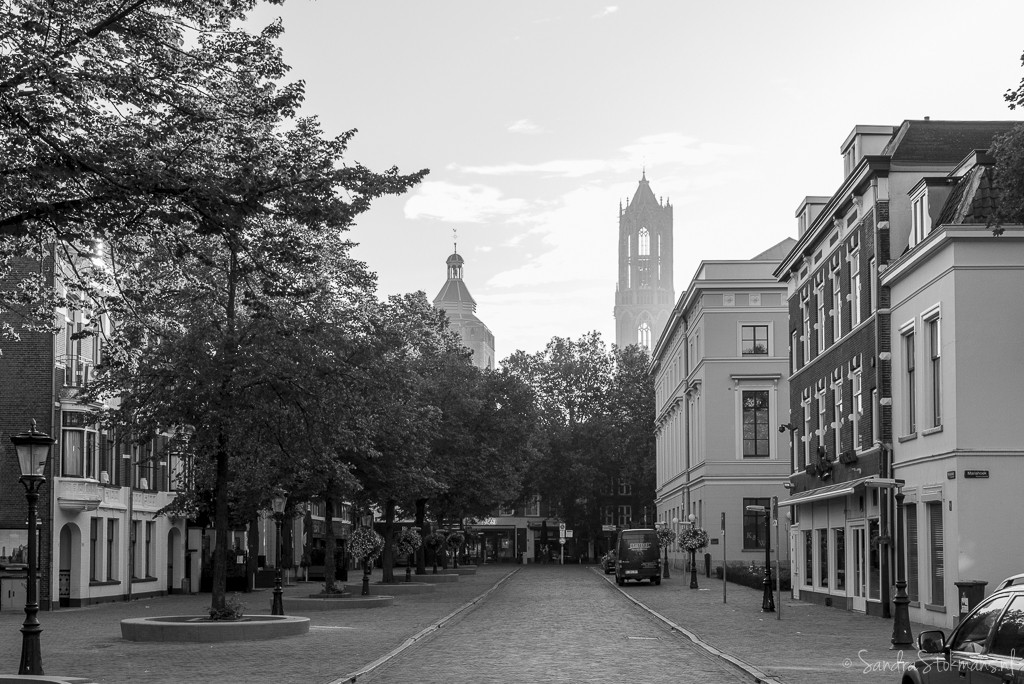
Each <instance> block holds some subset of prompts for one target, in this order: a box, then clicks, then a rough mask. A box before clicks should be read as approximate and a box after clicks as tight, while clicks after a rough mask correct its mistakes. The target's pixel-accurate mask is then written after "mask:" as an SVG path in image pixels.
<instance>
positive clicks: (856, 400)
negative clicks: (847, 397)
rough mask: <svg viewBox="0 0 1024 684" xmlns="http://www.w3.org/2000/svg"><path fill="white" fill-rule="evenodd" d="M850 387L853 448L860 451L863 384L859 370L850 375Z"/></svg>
mask: <svg viewBox="0 0 1024 684" xmlns="http://www.w3.org/2000/svg"><path fill="white" fill-rule="evenodd" d="M850 385H851V386H852V389H853V421H852V422H853V448H854V449H860V448H861V439H860V420H861V418H862V417H863V416H864V384H863V378H862V377H861V373H860V369H859V368H858V369H857V370H855V371H854V372H853V373H851V378H850Z"/></svg>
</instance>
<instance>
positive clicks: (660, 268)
mask: <svg viewBox="0 0 1024 684" xmlns="http://www.w3.org/2000/svg"><path fill="white" fill-rule="evenodd" d="M672 228H673V221H672V205H671V203H669V202H665V201H662V202H659V201H658V199H657V198H656V197H655V196H654V192H653V191H652V190H651V185H650V182H649V181H648V180H647V167H646V165H644V168H643V170H642V171H641V175H640V182H639V184H638V186H637V189H636V192H635V193H634V195H633V199H632V201H627V203H626V207H625V209H622V208H621V204H620V209H619V279H618V285H617V286H616V290H615V344H617V345H618V346H620V347H625V346H628V345H630V344H639V345H641V346H643V347H646V348H647V349H648V350H652V349H653V348H654V345H655V344H657V342H658V338H659V337H660V336H661V332H662V330H664V328H665V324H666V323H667V322H668V318H669V315H671V313H672V307H673V306H674V305H675V290H674V288H673V285H672V261H673V260H672Z"/></svg>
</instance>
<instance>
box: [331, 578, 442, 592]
mask: <svg viewBox="0 0 1024 684" xmlns="http://www.w3.org/2000/svg"><path fill="white" fill-rule="evenodd" d="M350 589H353V590H356V591H358V589H357V588H355V587H350ZM436 589H437V587H436V586H435V585H433V584H427V583H426V582H406V581H405V580H404V579H403V580H402V581H400V582H370V594H371V595H378V594H393V595H395V596H407V595H409V594H429V593H430V592H432V591H435V590H436Z"/></svg>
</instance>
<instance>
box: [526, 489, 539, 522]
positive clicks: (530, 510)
mask: <svg viewBox="0 0 1024 684" xmlns="http://www.w3.org/2000/svg"><path fill="white" fill-rule="evenodd" d="M525 515H528V516H534V517H536V516H539V515H540V494H534V495H533V496H531V497H530V500H529V501H528V502H527V503H526V511H525Z"/></svg>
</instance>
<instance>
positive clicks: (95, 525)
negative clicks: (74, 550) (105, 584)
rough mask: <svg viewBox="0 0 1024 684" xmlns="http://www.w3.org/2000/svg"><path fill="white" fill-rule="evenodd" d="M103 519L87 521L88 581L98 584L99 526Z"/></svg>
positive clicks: (100, 558) (100, 556)
mask: <svg viewBox="0 0 1024 684" xmlns="http://www.w3.org/2000/svg"><path fill="white" fill-rule="evenodd" d="M102 524H103V518H92V519H91V520H90V521H89V580H90V581H92V582H98V581H99V579H100V577H101V575H100V560H102V558H103V557H102V555H101V554H100V525H102Z"/></svg>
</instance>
